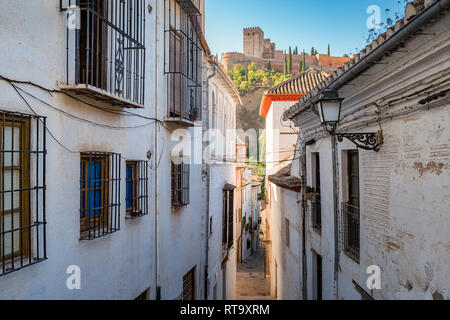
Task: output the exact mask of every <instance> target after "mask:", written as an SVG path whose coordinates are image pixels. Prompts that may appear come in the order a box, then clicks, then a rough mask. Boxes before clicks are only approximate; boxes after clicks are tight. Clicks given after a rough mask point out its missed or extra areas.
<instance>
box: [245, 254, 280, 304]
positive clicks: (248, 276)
mask: <svg viewBox="0 0 450 320" xmlns="http://www.w3.org/2000/svg"><path fill="white" fill-rule="evenodd" d="M264 259H265V249H264V248H263V247H260V248H258V249H257V250H256V252H255V253H254V254H253V255H252V256H250V257H248V258H247V260H245V261H244V262H242V263H240V264H239V265H238V269H237V275H236V299H237V300H271V299H272V298H271V297H270V296H265V295H264V292H265V279H264Z"/></svg>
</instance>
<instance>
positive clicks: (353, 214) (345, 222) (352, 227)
mask: <svg viewBox="0 0 450 320" xmlns="http://www.w3.org/2000/svg"><path fill="white" fill-rule="evenodd" d="M340 220H341V221H340V222H341V226H340V227H341V247H342V250H343V251H344V253H345V254H346V255H347V256H349V257H350V258H352V259H353V260H355V261H356V262H358V263H359V249H360V244H359V240H360V235H359V207H356V206H352V205H350V204H349V203H343V204H342V211H341V217H340Z"/></svg>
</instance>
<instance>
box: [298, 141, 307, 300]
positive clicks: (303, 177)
mask: <svg viewBox="0 0 450 320" xmlns="http://www.w3.org/2000/svg"><path fill="white" fill-rule="evenodd" d="M300 150H301V151H300V152H301V156H300V159H299V161H300V168H301V180H302V188H301V193H302V194H301V197H302V200H301V204H302V208H301V209H302V298H303V300H306V299H307V293H308V292H307V288H308V287H307V283H306V281H307V275H308V274H307V269H306V268H307V263H306V198H305V192H304V190H305V188H306V143H305V141H304V140H303V139H302V141H301V149H300Z"/></svg>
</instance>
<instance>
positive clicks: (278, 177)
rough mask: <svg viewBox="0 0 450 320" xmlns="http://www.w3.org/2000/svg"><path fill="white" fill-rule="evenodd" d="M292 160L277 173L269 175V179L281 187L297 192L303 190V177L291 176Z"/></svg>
mask: <svg viewBox="0 0 450 320" xmlns="http://www.w3.org/2000/svg"><path fill="white" fill-rule="evenodd" d="M291 167H292V162H289V164H287V165H285V166H284V167H282V168H281V169H280V170H279V171H278V172H277V173H275V174H272V175H269V181H270V182H272V183H274V184H276V185H277V186H279V187H282V188H285V189H289V190H292V191H295V192H300V191H301V186H302V181H301V179H299V178H297V177H294V176H291Z"/></svg>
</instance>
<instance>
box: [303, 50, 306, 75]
mask: <svg viewBox="0 0 450 320" xmlns="http://www.w3.org/2000/svg"><path fill="white" fill-rule="evenodd" d="M305 71H306V53H305V50H303V58H302V72H305Z"/></svg>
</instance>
